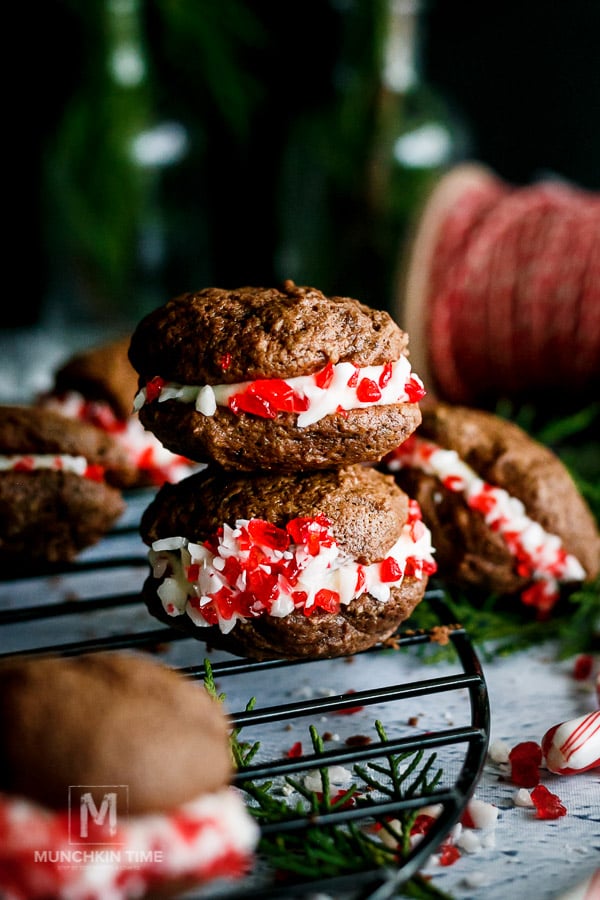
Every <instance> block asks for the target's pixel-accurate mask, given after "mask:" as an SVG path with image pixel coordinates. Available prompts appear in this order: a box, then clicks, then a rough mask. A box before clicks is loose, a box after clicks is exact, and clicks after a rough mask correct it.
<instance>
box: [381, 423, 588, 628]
mask: <svg viewBox="0 0 600 900" xmlns="http://www.w3.org/2000/svg"><path fill="white" fill-rule="evenodd" d="M384 462H385V465H386V466H387V468H388V470H389V471H390V472H396V471H399V470H400V469H401V468H403V467H406V468H416V469H420V470H422V471H423V472H425V473H427V474H428V475H434V476H435V477H436V478H438V479H439V480H440V481H441V483H442V484H443V485H444V487H445V488H447V489H448V490H450V491H454V492H455V493H461V494H462V495H463V496H464V499H465V502H466V503H467V505H468V506H469V507H470V508H471V509H473V510H476V511H477V512H478V513H480V514H481V515H482V516H483V518H484V520H485V522H486V524H487V525H488V526H489V527H490V528H491V529H492V530H493V531H495V532H497V533H498V534H499V535H500V536H501V537H502V538H503V540H504V542H505V544H506V546H507V548H508V550H509V551H510V552H511V553H512V555H513V556H514V558H515V564H516V570H517V573H518V574H519V575H520V576H521V577H523V578H526V579H528V580H529V581H530V582H531V585H530V586H529V587H527V588H526V589H525V590H524V591H522V593H521V599H522V601H523V603H525V604H526V605H529V606H534V607H536V608H537V610H538V611H539V613H540V614H547V613H548V612H549V611H550V610H551V609H552V607H553V606H554V605H555V603H556V601H557V600H558V597H559V586H560V584H562V583H564V582H580V581H584V580H585V577H586V573H585V570H584V568H583V566H582V565H581V563H580V562H579V561H578V560H577V559H576V558H575V557H574V556H573V555H571V554H570V553H567V552H566V550H565V549H564V547H563V545H562V541H561V539H560V538H559V537H558V536H557V535H555V534H549V533H548V532H546V531H545V530H544V529H543V528H542V526H541V525H539V524H538V523H537V522H534V521H533V520H532V519H530V518H529V516H528V515H527V514H526V511H525V506H524V504H523V503H522V502H521V500H519V499H518V498H517V497H513V496H511V495H510V494H509V493H508V491H505V490H504V488H499V487H496V486H494V485H492V484H490V483H489V482H486V481H484V480H483V479H482V478H480V477H479V475H477V473H476V472H475V471H474V470H473V469H472V468H471V467H470V466H468V465H467V464H466V463H464V462H463V461H462V460H461V459H460V457H459V455H458V453H457V452H456V451H455V450H446V449H444V448H443V447H440V446H439V445H438V444H435V443H434V442H433V441H428V440H425V439H424V438H421V437H419V436H417V435H411V436H410V437H409V438H408V439H407V440H406V441H405V442H404V443H403V444H401V445H400V446H399V447H397V448H396V449H395V450H394V451H392V453H390V454H388V455H387V456H386V457H385V460H384Z"/></svg>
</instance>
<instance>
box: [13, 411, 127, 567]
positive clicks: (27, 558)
mask: <svg viewBox="0 0 600 900" xmlns="http://www.w3.org/2000/svg"><path fill="white" fill-rule="evenodd" d="M129 468H130V466H129V461H128V459H127V457H126V455H125V454H124V452H123V451H122V449H121V448H120V447H119V446H118V444H117V443H116V442H115V441H114V439H113V438H112V437H111V436H110V435H109V434H105V433H104V432H101V431H99V430H98V429H97V428H94V427H93V426H92V425H87V424H85V423H83V422H76V421H73V420H71V419H68V418H66V417H65V416H62V415H60V414H59V413H56V412H54V411H51V410H46V409H40V408H37V407H29V406H2V407H0V561H1V562H2V565H3V566H4V567H7V568H8V569H13V568H14V569H19V568H21V567H23V566H24V567H26V568H27V569H29V568H30V567H32V566H33V567H37V566H39V565H43V564H45V563H58V562H68V561H70V560H72V559H73V558H74V557H75V556H76V555H77V553H79V551H80V550H82V549H83V548H84V547H87V546H89V545H90V544H93V543H95V542H96V541H98V540H99V539H100V538H101V537H102V536H103V535H104V534H105V533H106V532H107V531H108V529H109V528H110V527H111V526H112V525H113V524H114V523H115V521H116V520H117V519H118V517H119V516H120V515H121V513H122V512H123V511H124V509H125V503H124V500H123V497H122V494H121V492H120V490H119V489H118V488H117V487H115V486H114V484H115V483H120V482H122V480H123V478H124V477H126V473H127V472H128V471H129Z"/></svg>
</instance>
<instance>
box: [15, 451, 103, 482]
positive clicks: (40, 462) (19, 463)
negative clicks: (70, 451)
mask: <svg viewBox="0 0 600 900" xmlns="http://www.w3.org/2000/svg"><path fill="white" fill-rule="evenodd" d="M87 468H88V462H87V460H86V458H85V456H67V455H64V454H55V453H23V454H18V453H13V454H10V455H8V456H0V471H1V472H10V471H12V470H14V469H20V470H21V471H24V472H32V471H34V470H36V471H37V470H39V469H51V470H52V471H55V472H73V473H74V474H75V475H81V476H82V477H83V476H84V475H85V473H86V471H87Z"/></svg>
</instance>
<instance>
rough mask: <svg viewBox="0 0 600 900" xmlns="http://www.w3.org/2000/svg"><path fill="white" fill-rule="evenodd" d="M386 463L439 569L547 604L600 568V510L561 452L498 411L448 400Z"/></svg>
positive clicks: (429, 410) (431, 408) (430, 410)
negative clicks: (417, 516)
mask: <svg viewBox="0 0 600 900" xmlns="http://www.w3.org/2000/svg"><path fill="white" fill-rule="evenodd" d="M382 468H383V469H385V470H386V471H388V472H393V473H394V475H395V477H396V480H397V482H398V484H399V485H400V486H401V487H402V488H403V489H404V490H405V491H407V493H408V494H409V495H410V496H411V497H414V498H415V499H416V500H417V502H418V503H419V505H420V507H421V509H422V511H423V519H424V521H425V522H426V524H427V525H428V527H429V528H430V529H431V533H432V538H433V542H434V545H435V548H436V561H437V563H438V568H439V574H440V575H441V576H446V577H448V578H450V579H451V580H453V581H455V582H457V583H459V584H463V585H467V586H475V587H479V588H483V589H485V590H488V591H492V592H495V593H499V594H513V593H520V594H521V598H522V599H523V601H524V602H525V603H527V604H530V605H532V606H535V607H537V608H538V610H539V611H540V612H541V613H547V612H548V611H549V610H550V609H551V608H552V606H553V605H554V604H555V603H556V601H557V599H558V597H559V594H560V588H561V585H563V584H572V585H576V584H578V583H581V582H584V581H587V580H590V579H593V578H594V577H595V576H596V575H597V574H598V571H599V567H600V539H599V536H598V530H597V526H596V522H595V520H594V517H593V516H592V513H591V511H590V510H589V508H588V507H587V505H586V503H585V501H584V499H583V498H582V496H581V495H580V493H579V491H578V490H577V487H576V485H575V483H574V482H573V480H572V478H571V476H570V474H569V472H568V471H567V469H566V468H565V466H564V464H563V463H562V462H561V460H560V459H559V458H558V457H557V456H556V455H555V454H554V453H553V452H552V451H551V450H550V449H548V448H547V447H545V446H543V445H542V444H540V443H539V442H537V441H535V440H534V439H532V438H531V437H529V435H527V434H526V433H525V432H524V431H523V430H522V429H521V428H519V427H518V426H517V425H515V424H513V423H511V422H507V421H505V420H504V419H501V418H500V417H498V416H496V415H494V414H493V413H489V412H485V411H482V410H477V409H471V408H467V407H462V406H452V405H449V404H445V403H431V404H429V405H428V406H426V407H425V408H424V409H423V422H422V425H421V426H420V427H419V429H418V431H417V432H416V433H415V434H414V435H413V436H411V437H410V438H409V440H408V441H407V442H406V443H404V444H402V445H401V446H399V447H398V448H397V450H396V451H394V452H393V453H392V454H389V455H388V456H387V457H386V458H385V459H384V461H383V464H382Z"/></svg>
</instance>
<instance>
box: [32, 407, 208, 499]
mask: <svg viewBox="0 0 600 900" xmlns="http://www.w3.org/2000/svg"><path fill="white" fill-rule="evenodd" d="M43 406H44V407H45V408H47V409H54V410H56V411H57V412H59V413H61V415H63V416H66V417H67V418H69V419H76V420H78V421H81V422H88V423H89V424H90V425H94V426H95V427H96V428H99V429H101V430H102V431H105V432H107V433H108V434H111V435H112V436H113V437H114V439H115V441H116V442H117V443H118V444H119V445H120V446H121V447H122V448H123V450H125V452H126V453H127V456H128V458H129V461H130V463H131V464H132V466H133V467H134V468H136V469H138V470H140V471H141V472H143V473H144V474H145V475H146V476H147V478H148V479H149V480H150V481H151V482H152V484H155V485H161V484H163V483H164V482H165V481H168V482H170V483H172V484H175V483H176V482H178V481H181V479H182V478H185V477H186V476H187V475H189V474H190V473H191V471H192V469H193V468H196V465H197V464H195V463H192V462H191V461H190V460H189V459H186V458H185V457H183V456H180V455H178V454H176V453H172V452H171V451H170V450H167V448H166V447H165V446H163V444H162V443H161V442H160V441H159V440H158V438H157V437H156V436H155V435H154V434H152V432H151V431H147V430H146V429H145V428H144V426H143V425H142V423H141V422H140V420H139V418H138V417H137V416H133V415H132V416H129V417H128V418H127V419H126V420H123V419H120V418H119V417H118V416H117V415H116V414H115V412H114V410H113V409H112V407H111V406H110V405H109V404H108V403H106V402H105V401H102V400H88V399H87V398H86V397H84V396H83V395H82V394H80V393H79V392H78V391H67V392H66V393H64V394H61V395H49V396H47V397H44V398H43Z"/></svg>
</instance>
